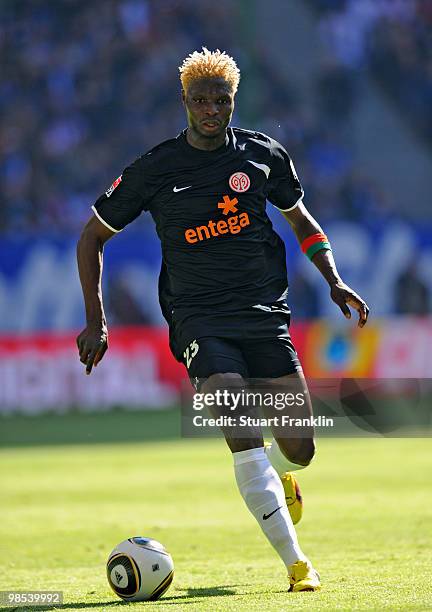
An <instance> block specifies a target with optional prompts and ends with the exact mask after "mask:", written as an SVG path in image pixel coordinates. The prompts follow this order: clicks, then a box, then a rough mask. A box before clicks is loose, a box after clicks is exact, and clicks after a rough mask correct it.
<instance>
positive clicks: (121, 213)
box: [92, 157, 151, 232]
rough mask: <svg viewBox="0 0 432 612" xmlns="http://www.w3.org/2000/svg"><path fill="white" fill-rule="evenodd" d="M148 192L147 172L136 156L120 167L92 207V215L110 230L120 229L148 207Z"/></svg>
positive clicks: (116, 230)
mask: <svg viewBox="0 0 432 612" xmlns="http://www.w3.org/2000/svg"><path fill="white" fill-rule="evenodd" d="M150 192H151V175H150V173H149V171H148V169H146V165H145V163H144V162H143V158H142V157H139V158H138V159H137V160H135V161H134V162H133V164H131V165H130V166H128V167H127V168H125V169H124V171H123V174H121V175H120V176H119V177H118V178H117V179H116V180H115V181H114V182H113V184H112V185H111V187H110V188H109V189H108V190H107V191H106V192H105V193H104V194H102V195H101V196H100V197H99V198H98V199H97V200H96V202H95V203H94V205H93V206H92V210H93V212H94V214H95V215H96V217H97V218H98V219H99V221H101V222H102V223H103V224H104V225H106V227H108V228H109V229H110V230H112V231H113V232H120V231H121V230H122V229H123V228H124V227H126V225H128V224H129V223H131V222H132V221H133V220H134V219H136V218H137V217H138V216H139V215H140V214H141V212H142V211H144V210H148V201H149V199H150Z"/></svg>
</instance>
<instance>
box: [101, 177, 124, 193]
mask: <svg viewBox="0 0 432 612" xmlns="http://www.w3.org/2000/svg"><path fill="white" fill-rule="evenodd" d="M122 176H123V175H122V174H120V176H119V177H118V178H116V180H115V181H114V183H113V184H112V185H111V187H110V188H109V189H108V190H107V191H105V195H106V197H107V198H109V197H110V195H111V194H112V192H113V191H114V189H115V188H116V187H118V186H119V185H120V183H121V180H122Z"/></svg>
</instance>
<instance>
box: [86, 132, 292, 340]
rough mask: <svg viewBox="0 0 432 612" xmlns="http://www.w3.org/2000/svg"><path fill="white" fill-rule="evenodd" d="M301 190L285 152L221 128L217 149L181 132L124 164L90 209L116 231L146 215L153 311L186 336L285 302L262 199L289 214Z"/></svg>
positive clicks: (280, 258)
mask: <svg viewBox="0 0 432 612" xmlns="http://www.w3.org/2000/svg"><path fill="white" fill-rule="evenodd" d="M302 196H303V190H302V187H301V185H300V182H299V180H298V178H297V175H296V172H295V170H294V167H293V164H292V161H291V159H290V157H289V155H288V153H287V152H286V150H285V149H284V148H283V146H282V145H280V144H279V143H278V142H276V141H275V140H273V139H272V138H269V137H268V136H266V135H265V134H261V133H258V132H253V131H249V130H243V129H239V128H229V129H228V131H227V138H226V141H225V143H224V144H223V145H222V146H221V147H219V148H218V149H216V150H214V151H203V150H201V149H197V148H195V147H192V146H191V145H190V144H189V143H188V142H187V139H186V130H184V131H183V132H182V133H181V134H179V135H178V136H177V137H176V138H173V139H171V140H167V141H165V142H163V143H161V144H159V145H157V146H156V147H154V148H153V149H151V150H150V151H149V152H148V153H146V154H144V155H142V156H141V157H140V158H138V159H137V160H136V161H135V162H134V163H133V164H131V165H130V166H128V167H127V168H126V169H125V170H124V172H123V174H122V175H121V176H120V177H119V178H118V179H117V180H116V181H114V183H113V185H112V186H111V187H110V188H109V189H108V191H107V192H106V193H105V194H103V195H102V196H101V197H99V198H98V200H97V201H96V203H95V205H94V206H93V210H94V212H95V214H96V215H97V217H98V218H99V219H100V221H102V222H103V223H104V224H105V225H106V226H108V227H109V228H110V229H112V230H113V231H115V232H118V231H120V230H122V229H123V228H124V227H125V226H126V225H127V224H128V223H130V222H131V221H133V220H134V219H136V217H137V216H138V215H139V214H140V213H141V212H142V211H150V213H151V215H152V217H153V219H154V221H155V224H156V230H157V233H158V236H159V238H160V240H161V244H162V257H163V261H162V269H161V274H160V279H159V298H160V303H161V307H162V312H163V314H164V316H165V318H166V319H167V321H168V323H169V325H170V329H171V332H173V329H174V327H175V328H176V329H177V330H178V329H179V328H182V332H183V333H185V337H189V338H193V337H197V336H198V334H199V333H200V334H201V335H202V334H203V333H204V332H203V326H204V327H205V325H208V324H209V321H210V320H211V319H212V318H213V320H214V322H215V325H217V323H216V321H217V320H218V317H219V318H220V317H221V316H223V315H224V314H227V313H230V312H236V311H239V310H242V311H244V309H245V308H247V307H252V306H255V305H265V304H272V303H274V302H277V301H278V300H282V301H283V300H284V299H285V297H286V292H287V285H288V283H287V272H286V263H285V247H284V244H283V242H282V240H281V239H280V238H279V236H278V235H277V234H276V232H275V231H274V229H273V227H272V223H271V221H270V219H269V218H268V216H267V214H266V200H269V201H270V202H271V203H272V204H273V205H274V206H276V207H277V208H278V209H280V210H283V211H288V210H290V209H292V208H294V207H295V206H296V205H297V203H298V202H299V201H300V200H301V198H302ZM215 317H216V318H215ZM222 327H224V328H226V326H225V325H224V326H222ZM228 327H229V326H228ZM186 328H187V329H186ZM220 332H221V333H223V330H222V329H221V330H220ZM231 332H232V329H231V331H230V330H229V329H225V333H226V334H228V335H230V334H231ZM204 335H211V334H210V333H207V334H204Z"/></svg>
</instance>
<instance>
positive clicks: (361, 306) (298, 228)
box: [281, 201, 369, 327]
mask: <svg viewBox="0 0 432 612" xmlns="http://www.w3.org/2000/svg"><path fill="white" fill-rule="evenodd" d="M281 212H282V214H283V216H284V217H285V219H286V220H287V221H288V223H289V224H290V225H291V227H292V229H293V231H294V233H295V235H296V236H297V240H298V241H299V243H300V245H301V246H302V250H303V251H304V252H305V253H306V254H308V255H309V257H310V259H311V261H312V262H313V263H314V264H315V266H316V267H317V268H318V270H319V271H320V272H321V274H322V275H323V277H324V278H325V279H326V281H327V282H328V284H329V286H330V296H331V298H332V300H333V301H334V302H335V303H336V304H337V305H338V306H339V308H340V309H341V311H342V313H343V314H344V315H345V317H346V318H347V319H350V318H351V312H350V309H349V306H351V307H352V308H354V309H355V310H357V312H358V314H359V321H358V326H359V327H363V326H364V325H365V324H366V322H367V319H368V316H369V308H368V306H367V304H366V302H365V301H364V300H363V299H362V298H361V297H360V296H359V295H358V294H357V293H356V292H355V291H353V290H352V289H351V288H350V287H348V285H346V284H345V283H344V282H343V280H342V279H341V277H340V276H339V273H338V271H337V268H336V264H335V260H334V258H333V253H332V251H331V248H330V244H329V242H328V241H327V237H326V236H325V234H324V232H323V230H322V228H321V226H320V225H319V223H318V222H317V221H316V219H314V217H313V216H312V215H311V214H310V213H309V212H308V210H307V209H306V207H305V205H304V204H303V202H302V201H300V202H298V204H297V206H295V207H294V208H292V209H291V210H289V211H286V212H284V211H281Z"/></svg>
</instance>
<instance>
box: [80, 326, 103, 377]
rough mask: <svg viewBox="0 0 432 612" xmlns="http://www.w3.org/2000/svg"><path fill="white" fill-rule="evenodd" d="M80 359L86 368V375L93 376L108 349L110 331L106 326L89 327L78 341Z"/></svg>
mask: <svg viewBox="0 0 432 612" xmlns="http://www.w3.org/2000/svg"><path fill="white" fill-rule="evenodd" d="M76 341H77V346H78V351H79V358H80V361H81V363H84V364H85V366H86V370H85V371H86V374H91V371H92V367H93V366H94V367H96V366H97V364H98V363H99V361H101V359H102V358H103V356H104V355H105V353H106V350H107V348H108V329H107V327H106V325H104V324H102V325H95V326H93V325H87V327H86V328H85V329H83V331H82V332H81V333H80V335H79V336H78V337H77V339H76Z"/></svg>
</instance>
